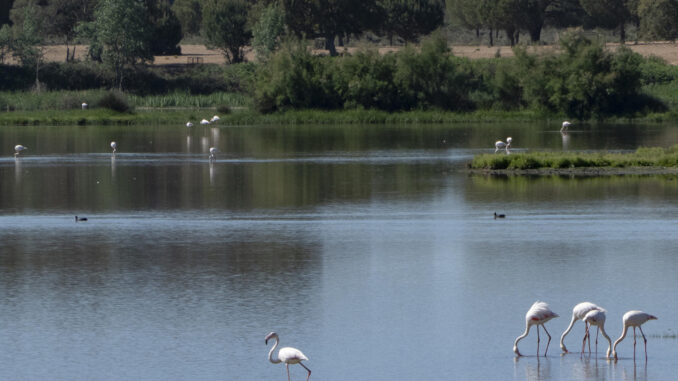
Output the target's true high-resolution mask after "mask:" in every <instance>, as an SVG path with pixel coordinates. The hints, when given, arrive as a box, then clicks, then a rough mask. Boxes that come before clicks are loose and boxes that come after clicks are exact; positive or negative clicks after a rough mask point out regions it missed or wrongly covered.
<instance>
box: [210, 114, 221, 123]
mask: <svg viewBox="0 0 678 381" xmlns="http://www.w3.org/2000/svg"><path fill="white" fill-rule="evenodd" d="M219 119H221V118H219V115H215V116H213V117H212V119H210V122H212V123H214V122H218V121H219Z"/></svg>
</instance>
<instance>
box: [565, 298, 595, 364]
mask: <svg viewBox="0 0 678 381" xmlns="http://www.w3.org/2000/svg"><path fill="white" fill-rule="evenodd" d="M594 310H602V308H600V307H598V306H597V305H595V304H593V303H591V302H582V303H579V304H577V305H576V306H574V308H573V309H572V320H571V321H570V325H569V326H568V327H567V329H566V330H565V332H563V335H562V336H560V349H562V350H563V352H566V353H567V347H565V336H567V334H568V333H570V331H571V330H572V327H573V326H574V323H575V322H576V321H577V320H580V319H581V320H584V317H585V316H586V314H587V313H589V312H591V311H594ZM584 325H586V323H584ZM584 328H585V329H586V327H584ZM584 341H586V334H584ZM582 351H583V349H582Z"/></svg>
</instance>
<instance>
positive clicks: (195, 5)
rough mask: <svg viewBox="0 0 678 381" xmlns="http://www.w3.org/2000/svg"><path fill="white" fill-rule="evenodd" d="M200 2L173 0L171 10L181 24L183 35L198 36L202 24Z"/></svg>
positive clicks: (197, 0) (194, 0)
mask: <svg viewBox="0 0 678 381" xmlns="http://www.w3.org/2000/svg"><path fill="white" fill-rule="evenodd" d="M201 4H202V2H201V1H200V0H175V1H174V4H172V10H173V11H174V14H175V15H176V16H177V19H178V20H179V23H180V24H181V30H182V31H183V33H184V34H190V35H197V34H200V25H201V24H202V5H201Z"/></svg>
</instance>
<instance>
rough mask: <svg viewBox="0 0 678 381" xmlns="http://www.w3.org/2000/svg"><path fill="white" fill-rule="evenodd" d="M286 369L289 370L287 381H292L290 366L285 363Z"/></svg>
mask: <svg viewBox="0 0 678 381" xmlns="http://www.w3.org/2000/svg"><path fill="white" fill-rule="evenodd" d="M285 367H286V368H287V381H290V364H288V363H285Z"/></svg>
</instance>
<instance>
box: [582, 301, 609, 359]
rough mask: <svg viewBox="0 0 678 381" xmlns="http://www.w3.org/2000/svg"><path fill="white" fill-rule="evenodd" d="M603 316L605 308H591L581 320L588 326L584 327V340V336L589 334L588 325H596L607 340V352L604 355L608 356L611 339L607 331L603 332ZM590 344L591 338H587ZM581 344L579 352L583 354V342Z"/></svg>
mask: <svg viewBox="0 0 678 381" xmlns="http://www.w3.org/2000/svg"><path fill="white" fill-rule="evenodd" d="M605 318H606V317H605V310H604V309H602V308H599V309H596V310H591V311H589V312H588V313H587V314H586V316H584V318H583V319H582V320H583V321H584V323H588V326H587V327H586V334H585V335H584V341H586V337H587V336H588V335H589V327H592V326H594V325H595V326H596V327H598V331H600V333H601V334H602V335H603V337H604V338H605V340H607V353H606V355H605V356H606V357H610V352H611V351H612V340H610V336H608V335H607V332H605ZM598 331H596V353H598ZM590 344H591V339H590V338H589V345H590ZM581 346H582V348H581V353H582V355H583V354H584V343H583V342H582V345H581ZM589 352H590V351H589Z"/></svg>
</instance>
